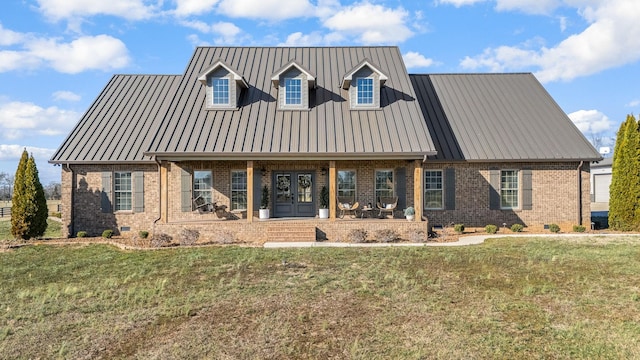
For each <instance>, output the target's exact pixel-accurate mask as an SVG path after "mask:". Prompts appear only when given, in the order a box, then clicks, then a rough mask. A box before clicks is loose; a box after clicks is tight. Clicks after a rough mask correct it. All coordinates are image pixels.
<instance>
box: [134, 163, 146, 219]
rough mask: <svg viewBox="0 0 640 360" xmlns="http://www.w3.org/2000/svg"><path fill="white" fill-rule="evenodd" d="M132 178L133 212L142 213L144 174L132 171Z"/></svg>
mask: <svg viewBox="0 0 640 360" xmlns="http://www.w3.org/2000/svg"><path fill="white" fill-rule="evenodd" d="M131 175H132V177H133V212H136V213H141V212H144V172H142V171H134V172H133V173H132V174H131Z"/></svg>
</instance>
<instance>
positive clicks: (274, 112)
mask: <svg viewBox="0 0 640 360" xmlns="http://www.w3.org/2000/svg"><path fill="white" fill-rule="evenodd" d="M599 159H600V155H599V154H598V153H597V152H596V151H595V149H594V148H593V147H592V146H591V145H590V144H589V142H588V141H587V140H586V139H585V138H584V136H583V135H582V134H581V133H580V132H579V131H578V129H577V128H576V127H575V126H574V125H573V123H572V122H571V121H570V120H569V119H568V117H567V116H566V115H565V114H564V112H563V111H562V110H561V109H560V107H559V106H558V105H557V104H556V103H555V102H554V100H553V99H552V98H551V97H550V95H549V94H548V93H547V92H546V90H545V89H544V88H543V87H542V85H541V84H540V83H539V82H538V81H537V80H536V79H535V77H534V76H533V75H532V74H439V75H427V74H425V75H410V74H408V73H407V70H406V68H405V66H404V62H403V60H402V56H401V54H400V51H399V49H398V48H397V47H295V48H292V47H198V48H196V50H195V52H194V53H193V56H192V57H191V60H190V61H189V63H188V65H187V67H186V70H185V71H184V73H183V74H180V75H115V76H113V77H112V79H111V80H110V81H109V83H108V84H107V85H106V87H105V88H104V90H103V91H102V92H101V93H100V95H99V96H98V97H97V99H96V100H95V101H94V103H93V104H92V105H91V106H90V108H89V109H88V110H87V112H86V113H85V114H84V115H83V116H82V118H81V119H80V121H79V122H78V124H77V125H76V126H75V128H74V129H73V130H72V131H71V133H70V134H69V136H68V137H67V139H66V140H65V141H64V143H63V144H62V145H61V146H60V148H59V149H58V150H57V151H56V153H55V154H54V155H53V157H52V158H51V160H50V162H52V163H55V164H61V165H62V189H63V203H62V213H63V221H64V223H65V225H66V226H65V232H66V234H67V235H69V236H72V235H74V234H75V233H76V232H77V231H81V230H82V231H88V232H89V233H93V234H99V233H101V232H102V230H104V229H113V230H116V231H117V232H120V233H122V234H123V235H126V234H127V233H137V231H139V230H147V231H154V232H164V233H169V234H177V232H179V231H180V229H183V228H195V229H198V230H200V231H201V233H204V234H205V235H206V234H207V233H210V232H215V231H218V230H220V229H225V230H228V231H231V232H233V234H234V236H235V237H236V239H238V240H244V241H262V240H265V239H266V238H267V237H273V236H274V235H276V234H277V235H278V236H282V234H283V233H286V232H287V231H294V229H298V230H296V231H303V232H304V231H306V234H308V236H310V237H312V238H316V236H320V237H323V238H328V239H338V238H340V237H341V236H343V235H344V233H345V232H346V231H348V230H349V229H351V228H354V227H360V228H363V227H364V228H367V229H376V228H384V227H393V228H394V229H396V230H398V231H399V232H400V233H401V234H406V233H407V231H409V230H411V229H424V228H425V225H426V223H425V221H424V220H426V219H428V222H429V223H430V224H448V223H451V222H455V223H464V224H465V225H467V226H485V225H487V224H496V225H498V226H500V225H502V224H503V223H507V224H509V225H510V224H512V223H521V224H524V225H540V224H548V223H552V222H555V223H560V224H581V223H589V216H590V215H589V214H590V213H589V203H590V197H589V192H590V182H589V181H590V179H589V171H590V170H589V164H590V162H591V161H595V160H599ZM264 186H266V188H267V190H268V192H269V194H270V198H269V202H268V208H269V209H270V211H271V219H270V220H268V221H259V220H258V219H257V213H258V208H259V207H260V200H261V192H262V188H263V187H264ZM323 186H326V187H327V188H328V189H329V196H330V201H329V214H330V215H329V219H328V220H323V219H318V218H317V213H318V209H319V207H320V203H319V201H318V200H319V192H320V189H321V188H322V187H323ZM385 198H390V199H393V201H395V203H394V204H395V209H394V210H391V211H390V214H388V215H387V216H386V219H387V220H379V219H375V216H374V218H373V219H355V220H351V219H350V220H348V221H347V220H341V219H337V218H338V217H339V215H340V209H341V208H342V204H343V202H348V203H350V204H354V203H355V202H358V203H359V204H360V207H362V204H372V206H374V207H375V206H376V204H377V203H378V202H380V199H385ZM408 206H413V207H414V208H415V210H416V214H418V216H416V217H415V220H414V221H412V222H408V221H406V220H404V218H402V216H401V215H402V209H404V208H406V207H408ZM372 212H373V214H369V215H377V213H376V212H375V211H369V213H372ZM360 215H362V214H360ZM419 215H422V216H419ZM393 217H396V218H402V219H403V220H390V218H393ZM301 229H302V230H301ZM305 229H306V230H305ZM307 230H308V231H307ZM296 236H307V235H302V233H300V234H299V235H296Z"/></svg>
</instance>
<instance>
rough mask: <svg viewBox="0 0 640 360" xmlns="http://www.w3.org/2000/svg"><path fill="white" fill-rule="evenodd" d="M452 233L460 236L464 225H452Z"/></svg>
mask: <svg viewBox="0 0 640 360" xmlns="http://www.w3.org/2000/svg"><path fill="white" fill-rule="evenodd" d="M453 231H455V232H457V233H458V234H462V233H463V232H464V224H455V225H453Z"/></svg>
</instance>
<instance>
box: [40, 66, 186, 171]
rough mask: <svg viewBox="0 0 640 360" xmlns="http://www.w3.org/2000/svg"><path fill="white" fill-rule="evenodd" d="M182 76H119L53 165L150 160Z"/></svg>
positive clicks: (93, 106) (56, 155)
mask: <svg viewBox="0 0 640 360" xmlns="http://www.w3.org/2000/svg"><path fill="white" fill-rule="evenodd" d="M179 79H180V76H179V75H115V76H113V77H112V78H111V80H110V81H109V83H107V86H106V87H105V88H104V90H102V92H101V93H100V95H99V96H98V98H97V99H96V100H95V101H94V102H93V104H92V105H91V106H90V107H89V110H87V112H86V113H85V114H84V115H83V116H82V118H80V121H79V122H78V123H77V124H76V126H75V128H73V130H71V133H70V134H69V136H68V137H67V138H66V140H65V141H64V142H63V143H62V145H61V146H60V148H58V150H57V151H56V152H55V153H54V154H53V156H52V157H51V160H50V162H52V163H116V162H118V163H122V162H129V163H134V162H148V161H152V160H153V159H152V158H151V157H149V156H144V155H143V152H144V150H146V149H147V147H148V146H149V142H150V140H151V137H152V136H153V134H155V132H156V130H157V129H158V125H159V124H160V122H161V120H162V118H163V117H164V114H165V113H166V111H167V109H168V107H169V104H170V102H171V99H172V97H173V94H174V92H175V89H176V87H177V85H178V83H179Z"/></svg>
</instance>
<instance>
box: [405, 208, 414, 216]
mask: <svg viewBox="0 0 640 360" xmlns="http://www.w3.org/2000/svg"><path fill="white" fill-rule="evenodd" d="M415 214H416V209H414V208H413V207H412V206H409V207H408V208H406V209H404V216H411V215H415Z"/></svg>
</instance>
